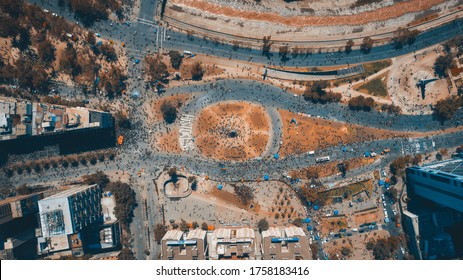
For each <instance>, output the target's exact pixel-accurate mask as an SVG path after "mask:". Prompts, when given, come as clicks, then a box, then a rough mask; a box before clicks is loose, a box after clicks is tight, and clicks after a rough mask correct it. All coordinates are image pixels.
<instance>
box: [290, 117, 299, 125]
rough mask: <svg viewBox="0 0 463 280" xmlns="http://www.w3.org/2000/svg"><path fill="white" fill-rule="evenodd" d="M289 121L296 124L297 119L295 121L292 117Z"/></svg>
mask: <svg viewBox="0 0 463 280" xmlns="http://www.w3.org/2000/svg"><path fill="white" fill-rule="evenodd" d="M289 123H295V124H297V121H296V119H295V118H292V119H291V121H290V122H289Z"/></svg>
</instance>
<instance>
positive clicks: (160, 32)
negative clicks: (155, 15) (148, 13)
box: [137, 18, 170, 50]
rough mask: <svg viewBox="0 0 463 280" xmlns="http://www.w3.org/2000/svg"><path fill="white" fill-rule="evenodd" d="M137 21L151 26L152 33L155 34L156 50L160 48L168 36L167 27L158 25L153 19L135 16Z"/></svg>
mask: <svg viewBox="0 0 463 280" xmlns="http://www.w3.org/2000/svg"><path fill="white" fill-rule="evenodd" d="M137 23H139V24H143V25H147V26H150V27H152V28H153V30H152V31H153V33H155V34H156V50H159V49H161V50H162V44H163V42H165V41H166V40H168V39H169V38H170V37H169V36H168V35H167V29H166V28H165V27H162V26H159V25H158V24H156V22H155V21H152V20H148V19H144V18H137Z"/></svg>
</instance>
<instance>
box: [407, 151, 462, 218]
mask: <svg viewBox="0 0 463 280" xmlns="http://www.w3.org/2000/svg"><path fill="white" fill-rule="evenodd" d="M406 174H407V184H408V191H407V192H408V194H409V195H410V196H419V197H422V198H425V199H428V200H431V201H433V202H435V203H437V204H439V205H442V206H445V207H449V208H452V209H454V210H456V211H459V212H463V158H458V159H452V160H447V161H442V162H438V163H433V164H429V165H424V166H413V167H410V168H407V170H406Z"/></svg>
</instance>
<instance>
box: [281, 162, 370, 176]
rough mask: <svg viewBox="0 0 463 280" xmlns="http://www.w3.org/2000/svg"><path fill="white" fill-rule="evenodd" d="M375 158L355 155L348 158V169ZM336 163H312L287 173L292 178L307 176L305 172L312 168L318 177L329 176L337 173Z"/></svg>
mask: <svg viewBox="0 0 463 280" xmlns="http://www.w3.org/2000/svg"><path fill="white" fill-rule="evenodd" d="M375 160H376V159H375V158H372V157H369V158H366V157H357V158H353V159H350V160H348V164H349V169H356V168H360V167H362V166H365V165H368V164H372V163H373V162H374V161H375ZM337 164H338V162H328V163H325V164H318V165H312V166H310V167H306V168H303V169H299V170H294V171H291V172H290V173H289V176H291V177H293V178H307V172H308V171H309V170H314V171H316V172H317V173H318V176H319V177H320V178H324V177H329V176H333V175H336V174H337V173H339V169H338V168H337Z"/></svg>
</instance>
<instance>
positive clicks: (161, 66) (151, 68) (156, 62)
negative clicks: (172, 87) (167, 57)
mask: <svg viewBox="0 0 463 280" xmlns="http://www.w3.org/2000/svg"><path fill="white" fill-rule="evenodd" d="M144 66H145V75H146V76H147V79H148V81H150V82H155V81H162V80H163V79H164V78H165V77H166V76H167V75H168V74H169V73H168V72H167V65H166V64H165V63H164V62H162V56H160V55H148V56H146V57H145V62H144Z"/></svg>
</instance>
